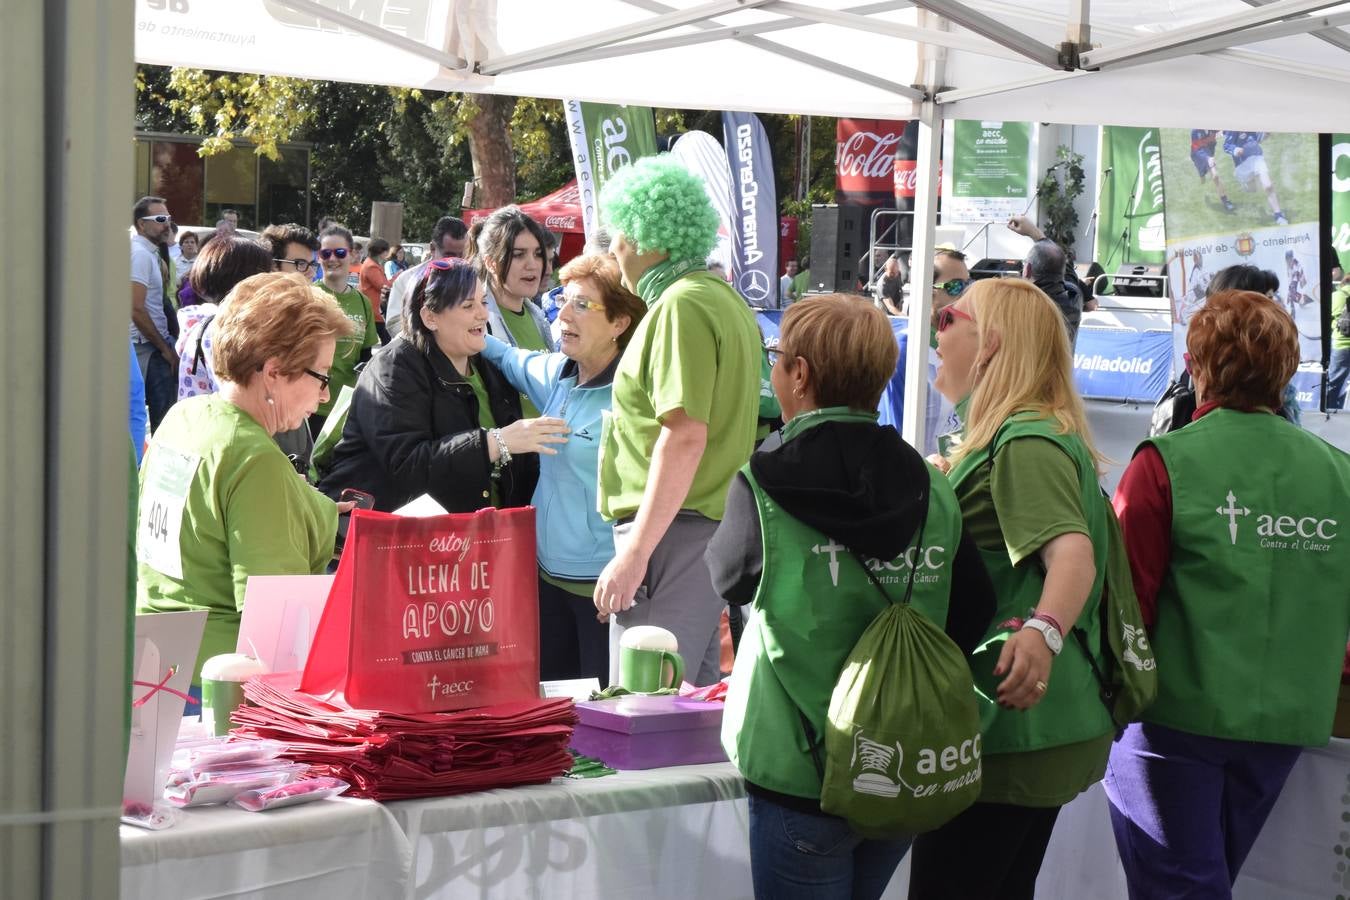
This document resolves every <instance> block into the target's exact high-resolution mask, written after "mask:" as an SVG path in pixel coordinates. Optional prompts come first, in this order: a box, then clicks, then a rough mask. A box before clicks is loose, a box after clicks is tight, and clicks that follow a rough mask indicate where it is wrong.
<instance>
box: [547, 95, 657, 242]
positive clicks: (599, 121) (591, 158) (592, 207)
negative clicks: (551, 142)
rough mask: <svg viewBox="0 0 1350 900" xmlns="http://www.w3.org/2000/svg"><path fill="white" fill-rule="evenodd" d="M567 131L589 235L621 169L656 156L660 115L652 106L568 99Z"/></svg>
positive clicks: (582, 212)
mask: <svg viewBox="0 0 1350 900" xmlns="http://www.w3.org/2000/svg"><path fill="white" fill-rule="evenodd" d="M566 109H567V132H568V136H569V138H570V139H571V142H572V159H573V161H574V162H575V163H576V169H577V188H578V190H579V192H580V194H581V218H582V222H583V223H584V224H585V228H586V236H587V237H590V236H591V235H592V234H594V233H595V229H596V228H597V227H598V226H599V224H600V216H599V212H600V210H599V207H598V205H597V201H598V198H599V196H600V190H601V189H602V188H603V187H604V186H605V182H606V181H608V180H609V178H610V176H611V175H613V174H614V172H615V171H617V170H618V169H621V168H623V167H624V166H626V165H628V164H629V163H631V162H634V161H636V160H638V159H640V158H641V157H644V156H654V155H655V154H656V116H655V114H654V113H653V112H652V110H651V107H649V106H617V105H615V104H612V103H582V102H581V101H580V100H568V101H567V103H566Z"/></svg>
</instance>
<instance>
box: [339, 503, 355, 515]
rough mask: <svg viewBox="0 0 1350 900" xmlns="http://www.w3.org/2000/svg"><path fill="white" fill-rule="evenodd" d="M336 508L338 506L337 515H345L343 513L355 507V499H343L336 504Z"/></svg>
mask: <svg viewBox="0 0 1350 900" xmlns="http://www.w3.org/2000/svg"><path fill="white" fill-rule="evenodd" d="M337 508H338V515H339V516H345V515H347V513H349V512H351V511H352V510H354V509H356V501H355V500H343V501H342V502H341V503H339V504H338V505H337Z"/></svg>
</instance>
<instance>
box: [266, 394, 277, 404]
mask: <svg viewBox="0 0 1350 900" xmlns="http://www.w3.org/2000/svg"><path fill="white" fill-rule="evenodd" d="M267 405H268V406H276V405H277V402H276V401H275V400H273V399H272V395H271V394H268V395H267Z"/></svg>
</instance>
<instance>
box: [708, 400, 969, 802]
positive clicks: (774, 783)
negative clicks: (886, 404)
mask: <svg viewBox="0 0 1350 900" xmlns="http://www.w3.org/2000/svg"><path fill="white" fill-rule="evenodd" d="M829 420H843V421H860V422H875V421H876V414H871V415H867V414H861V413H853V412H848V411H845V410H842V409H839V408H833V409H829V410H822V411H820V412H819V413H816V414H814V415H811V416H809V417H801V416H799V417H797V418H795V419H793V421H792V422H790V423H788V425H787V426H786V427H785V428H784V431H783V436H784V437H783V439H784V441H788V440H791V439H792V438H793V437H794V436H795V435H797V434H800V433H801V432H802V431H803V430H805V428H809V427H811V426H812V425H814V424H818V423H819V422H823V421H829ZM741 473H742V474H743V475H744V476H745V478H746V480H747V481H748V482H749V484H750V488H751V490H752V491H753V493H754V496H755V505H756V506H757V508H758V510H759V525H760V531H761V534H762V536H763V550H764V569H763V575H762V576H761V578H760V582H759V589H758V590H757V591H756V593H755V598H754V600H753V601H752V603H753V607H754V610H755V615H754V616H753V617H752V618H751V620H750V622H749V623H748V624H747V625H746V628H745V633H744V634H743V635H742V636H741V644H740V648H739V650H738V651H737V653H736V666H735V670H734V671H733V673H732V676H731V688H730V690H729V691H728V693H727V700H726V708H725V711H724V712H723V714H722V745H723V746H724V747H725V748H726V751H727V755H728V756H729V757H730V759H731V761H732V762H733V763H735V764H736V766H737V768H739V769H740V771H741V774H743V775H744V776H745V778H746V780H748V781H750V782H752V783H753V784H756V785H759V786H760V787H764V788H767V789H769V790H772V791H777V792H779V793H782V794H788V795H790V796H795V797H808V798H813V799H815V798H819V797H820V787H821V785H820V775H819V773H818V772H817V770H816V766H815V762H814V760H813V759H812V755H811V749H810V746H809V745H808V742H807V738H806V735H805V732H804V730H803V728H802V722H801V716H802V714H805V715H806V717H807V720H808V721H809V722H810V723H811V730H812V732H813V734H814V735H815V737H816V739H817V741H820V740H821V739H822V738H823V736H824V734H825V714H826V712H827V711H828V709H829V706H830V695H831V694H832V693H833V692H834V685H835V682H836V681H838V679H839V672H840V669H842V668H843V665H844V659H845V658H846V657H847V656H848V654H849V651H850V650H852V649H853V645H854V644H856V643H857V642H858V639H859V638H860V637H862V633H863V631H864V630H866V628H867V626H868V625H870V624H871V623H872V620H873V619H875V618H876V617H877V615H878V614H879V613H880V612H881V611H882V610H883V609H885V608H886V605H887V600H886V598H885V597H882V596H881V594H880V592H879V591H877V589H876V587H875V585H873V584H872V582H871V581H870V580H869V579H868V577H867V575H866V574H865V573H864V572H863V570H862V568H861V566H859V564H858V561H857V560H856V559H855V558H854V557H853V555H852V554H851V553H849V552H848V550H847V549H845V548H844V547H843V546H841V545H840V544H838V543H837V542H836V541H833V540H831V539H830V538H829V537H827V536H826V535H824V534H822V533H821V532H819V531H817V530H815V529H814V528H811V527H809V526H807V525H805V524H803V523H802V522H800V521H799V520H797V519H795V518H793V517H792V516H791V515H789V514H788V513H786V512H784V511H783V510H782V509H781V508H780V507H779V506H778V504H777V503H775V502H774V501H773V500H772V499H770V498H769V497H768V496H767V495H766V494H765V493H764V491H763V490H762V489H761V488H760V486H759V484H758V483H757V482H756V481H755V477H754V475H752V474H751V473H750V467H749V465H746V466H744V467H743V468H742V469H741ZM928 474H929V482H930V485H931V489H930V493H929V500H928V517H927V519H926V522H925V524H924V534H923V544H924V545H923V547H922V548H918V547H915V546H914V542H913V541H911V544H910V547H909V548H908V549H906V551H905V553H903V554H901V555H900V556H898V557H896V558H895V559H893V560H888V561H886V562H884V563H883V562H880V561H877V560H871V561H870V565H871V567H872V570H873V572H874V574H875V575H876V576H877V579H878V580H879V581H881V583H882V584H883V585H885V587H886V591H887V593H888V594H889V596H890V598H891V600H893V601H894V602H897V603H898V602H901V601H902V600H903V599H904V596H905V582H906V580H907V579H908V577H909V570H910V564H911V562H917V563H918V564H919V569H918V572H917V574H916V580H915V582H914V592H913V594H912V596H911V598H910V602H911V604H912V605H913V606H914V608H915V609H916V610H918V611H920V612H922V613H924V614H925V615H927V616H928V617H929V618H930V619H931V620H932V621H934V622H935V623H937V625H938V627H945V626H946V623H947V602H948V598H949V595H950V592H951V581H952V575H951V565H952V558H953V557H954V556H955V554H956V548H957V546H958V545H959V544H960V541H961V510H960V508H959V507H958V506H957V503H956V495H955V494H954V493H953V492H952V489H951V487H950V485H948V484H947V482H946V479H944V478H943V477H942V475H941V473H939V472H938V471H937V469H934V468H933V467H932V466H928ZM916 537H917V535H916ZM799 711H800V712H799ZM818 746H819V753H820V757H821V760H822V762H823V761H824V756H825V751H824V747H823V745H818Z"/></svg>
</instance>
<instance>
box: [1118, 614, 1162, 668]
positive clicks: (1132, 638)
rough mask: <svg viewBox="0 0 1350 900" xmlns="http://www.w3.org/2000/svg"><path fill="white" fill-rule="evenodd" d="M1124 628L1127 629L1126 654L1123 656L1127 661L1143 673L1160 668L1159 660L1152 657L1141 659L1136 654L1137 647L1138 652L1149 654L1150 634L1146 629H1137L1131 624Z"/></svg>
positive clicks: (1125, 634) (1125, 635)
mask: <svg viewBox="0 0 1350 900" xmlns="http://www.w3.org/2000/svg"><path fill="white" fill-rule="evenodd" d="M1122 627H1123V628H1124V629H1125V631H1124V637H1125V652H1124V653H1123V654H1121V655H1122V656H1123V657H1124V659H1125V661H1126V662H1127V663H1129V664H1130V665H1132V666H1134V667H1135V668H1136V669H1138V670H1139V671H1141V672H1147V671H1149V670H1150V669H1156V668H1157V667H1158V661H1157V660H1155V659H1153V657H1151V656H1150V657H1149V658H1148V659H1147V660H1145V659H1141V658H1140V656H1139V654H1138V653H1137V652H1136V647H1137V649H1138V650H1142V651H1144V652H1145V653H1147V652H1148V649H1149V648H1148V634H1147V633H1146V632H1145V631H1144V629H1142V628H1136V627H1134V626H1133V625H1129V624H1125V625H1122Z"/></svg>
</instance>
